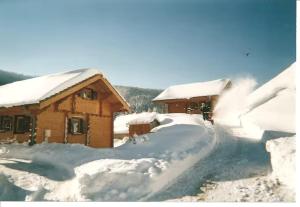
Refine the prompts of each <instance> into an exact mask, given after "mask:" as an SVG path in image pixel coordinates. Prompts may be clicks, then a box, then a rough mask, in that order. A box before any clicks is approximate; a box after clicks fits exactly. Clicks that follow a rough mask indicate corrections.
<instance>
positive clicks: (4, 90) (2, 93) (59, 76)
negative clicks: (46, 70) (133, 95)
mask: <svg viewBox="0 0 300 207" xmlns="http://www.w3.org/2000/svg"><path fill="white" fill-rule="evenodd" d="M98 74H99V75H102V73H100V72H99V71H98V70H97V69H91V68H87V69H79V70H73V71H68V72H62V73H55V74H50V75H45V76H41V77H36V78H31V79H27V80H22V81H16V82H13V83H10V84H6V85H3V86H0V107H12V106H20V105H27V104H36V103H39V102H40V101H42V100H44V99H46V98H49V97H51V96H53V95H55V94H57V93H59V92H61V91H63V90H65V89H67V88H69V87H71V86H73V85H75V84H77V83H80V82H82V81H84V80H86V79H88V78H91V77H93V76H95V75H98ZM120 97H121V98H122V96H121V95H120ZM123 99H124V98H123Z"/></svg>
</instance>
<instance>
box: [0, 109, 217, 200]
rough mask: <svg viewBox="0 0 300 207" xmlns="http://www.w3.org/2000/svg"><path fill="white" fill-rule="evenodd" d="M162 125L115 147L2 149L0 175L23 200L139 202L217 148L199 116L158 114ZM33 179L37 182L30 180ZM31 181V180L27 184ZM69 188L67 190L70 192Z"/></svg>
mask: <svg viewBox="0 0 300 207" xmlns="http://www.w3.org/2000/svg"><path fill="white" fill-rule="evenodd" d="M159 119H160V120H161V121H162V123H163V124H164V126H162V125H161V126H160V128H158V129H156V133H151V134H149V135H144V136H139V137H136V138H135V142H132V141H128V142H126V143H125V144H123V145H121V146H119V147H117V148H114V149H101V150H100V149H93V148H89V147H86V146H83V145H80V144H67V145H64V144H47V143H43V144H38V145H34V146H32V147H28V146H26V145H21V144H11V145H2V147H1V154H0V162H1V165H0V171H1V172H2V173H4V174H5V176H8V177H10V184H11V185H14V186H16V187H17V188H18V189H22V190H25V191H26V192H27V193H26V198H24V200H59V201H90V200H93V201H137V200H147V198H148V197H149V196H151V195H153V194H155V193H156V192H158V191H160V190H161V189H163V188H164V187H165V186H166V185H168V184H169V183H170V182H172V181H173V180H174V179H176V178H177V177H178V176H180V175H181V174H182V172H184V171H186V170H187V169H189V168H190V167H191V166H193V165H194V164H195V162H197V161H199V160H201V159H203V158H204V157H206V156H207V155H209V154H210V153H211V151H212V150H213V149H214V147H215V144H216V138H215V136H214V132H213V130H212V127H206V126H205V124H208V123H206V122H204V121H203V119H202V116H201V115H187V114H176V115H171V116H170V115H162V114H161V115H159ZM32 180H34V182H31V181H32ZM28 181H30V182H28ZM66 189H67V190H66Z"/></svg>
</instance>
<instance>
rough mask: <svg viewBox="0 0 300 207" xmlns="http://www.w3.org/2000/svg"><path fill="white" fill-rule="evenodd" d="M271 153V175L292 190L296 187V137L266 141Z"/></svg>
mask: <svg viewBox="0 0 300 207" xmlns="http://www.w3.org/2000/svg"><path fill="white" fill-rule="evenodd" d="M266 149H267V151H268V152H270V153H271V163H272V169H273V172H272V175H273V176H274V178H278V179H279V180H280V181H281V182H282V183H284V184H285V185H287V186H288V187H289V188H291V189H292V190H295V187H296V137H295V136H294V137H284V138H279V139H274V140H270V141H267V143H266Z"/></svg>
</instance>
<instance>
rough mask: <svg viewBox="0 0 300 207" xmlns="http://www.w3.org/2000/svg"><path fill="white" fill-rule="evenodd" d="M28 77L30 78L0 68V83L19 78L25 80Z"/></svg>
mask: <svg viewBox="0 0 300 207" xmlns="http://www.w3.org/2000/svg"><path fill="white" fill-rule="evenodd" d="M28 78H30V76H26V75H22V74H18V73H12V72H8V71H4V70H0V85H4V84H8V83H12V82H15V81H20V80H25V79H28Z"/></svg>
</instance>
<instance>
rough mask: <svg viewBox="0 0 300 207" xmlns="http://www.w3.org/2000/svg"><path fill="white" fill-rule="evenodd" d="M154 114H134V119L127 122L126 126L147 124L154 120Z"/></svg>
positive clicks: (155, 114)
mask: <svg viewBox="0 0 300 207" xmlns="http://www.w3.org/2000/svg"><path fill="white" fill-rule="evenodd" d="M156 116H157V113H156V112H143V113H140V114H136V116H135V118H134V119H132V120H130V121H128V122H127V124H129V125H131V124H149V123H151V122H153V121H154V120H155V119H156Z"/></svg>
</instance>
